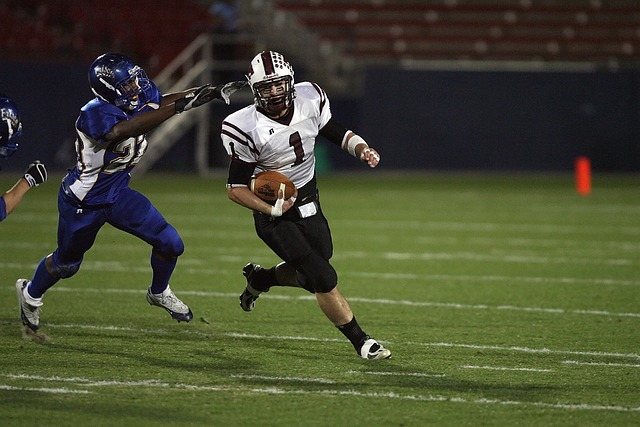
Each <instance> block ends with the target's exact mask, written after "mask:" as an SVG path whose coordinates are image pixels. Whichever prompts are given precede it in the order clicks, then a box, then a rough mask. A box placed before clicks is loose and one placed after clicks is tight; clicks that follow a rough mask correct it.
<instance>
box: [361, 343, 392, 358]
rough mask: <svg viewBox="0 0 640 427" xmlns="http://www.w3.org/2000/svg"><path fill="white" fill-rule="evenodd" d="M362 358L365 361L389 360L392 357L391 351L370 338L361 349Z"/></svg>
mask: <svg viewBox="0 0 640 427" xmlns="http://www.w3.org/2000/svg"><path fill="white" fill-rule="evenodd" d="M360 357H362V358H363V359H369V360H374V359H388V358H390V357H391V351H390V350H387V349H386V348H384V347H383V346H382V345H381V344H378V341H376V340H374V339H373V338H369V339H368V340H366V341H365V342H364V344H362V347H360Z"/></svg>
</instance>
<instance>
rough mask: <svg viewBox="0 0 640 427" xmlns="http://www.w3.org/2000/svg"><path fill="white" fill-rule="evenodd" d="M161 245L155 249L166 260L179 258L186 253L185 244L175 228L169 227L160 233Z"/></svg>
mask: <svg viewBox="0 0 640 427" xmlns="http://www.w3.org/2000/svg"><path fill="white" fill-rule="evenodd" d="M158 238H159V240H160V243H159V244H158V245H155V246H154V247H153V250H154V252H156V253H157V254H161V255H162V256H163V257H165V258H172V257H179V256H180V255H182V254H183V253H184V242H183V241H182V238H181V237H180V235H179V234H178V232H177V231H176V229H175V228H173V227H172V226H171V225H169V224H167V226H166V227H165V228H164V229H163V230H162V231H161V232H160V233H159V236H158Z"/></svg>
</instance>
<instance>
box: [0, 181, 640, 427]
mask: <svg viewBox="0 0 640 427" xmlns="http://www.w3.org/2000/svg"><path fill="white" fill-rule="evenodd" d="M6 175H7V174H3V176H2V177H1V179H0V185H1V187H0V188H3V189H6V188H9V187H10V186H11V185H12V184H13V182H14V181H15V179H12V178H10V177H8V176H6ZM51 178H52V179H51V182H50V183H48V184H46V185H44V186H42V187H40V188H38V189H35V190H33V191H32V192H30V193H29V194H28V195H27V197H26V199H25V200H24V201H23V204H22V205H21V206H20V207H19V208H18V209H17V211H16V212H14V214H12V215H11V216H10V217H9V218H8V219H7V220H5V221H4V222H3V223H2V224H0V232H1V236H2V237H1V244H0V276H1V282H0V366H1V368H0V424H2V425H7V426H9V425H10V426H33V425H39V426H44V425H51V426H72V425H87V424H89V423H91V424H92V425H93V426H102V425H105V426H106V425H109V426H110V425H136V426H147V425H149V426H150V425H154V426H163V425H167V426H168V425H190V426H191V425H193V426H198V425H203V426H204V425H209V426H210V425H225V426H235V425H261V426H263V425H264V426H297V425H307V426H329V425H330V426H347V425H389V426H424V425H456V426H460V425H473V426H477V425H516V424H517V425H522V426H540V425H557V426H564V425H566V426H574V425H581V426H585V425H594V426H600V425H609V426H627V425H637V424H639V423H640V353H639V346H638V344H639V343H640V337H639V335H638V330H640V305H639V303H638V301H639V300H640V298H639V297H640V274H639V273H640V261H639V260H640V256H639V255H640V192H639V191H638V188H639V186H640V177H639V176H636V175H626V176H599V175H595V176H594V189H593V193H592V194H591V195H590V196H588V197H580V196H578V195H577V194H576V193H575V190H574V188H573V181H572V179H573V178H572V176H571V175H568V174H567V175H506V174H505V175H481V174H462V175H459V174H458V175H454V174H441V175H440V174H425V175H418V174H416V175H411V174H409V175H398V176H390V175H384V174H381V173H367V174H362V175H347V176H321V177H320V190H321V196H322V203H323V209H324V211H325V214H326V215H327V217H328V218H329V222H330V225H331V228H332V231H333V235H334V245H335V256H334V259H333V263H334V265H335V267H336V269H337V271H338V273H339V277H340V280H339V282H340V289H341V290H342V292H343V293H344V294H345V295H346V297H347V298H348V299H349V301H350V303H351V306H352V308H353V310H354V312H355V313H356V316H357V318H358V320H359V321H360V323H361V325H362V326H363V328H364V329H365V330H366V331H367V332H369V333H370V334H371V335H373V336H374V337H375V338H378V339H379V340H381V341H382V342H383V343H384V344H385V345H386V346H388V347H389V348H390V349H391V350H392V352H393V358H392V359H390V360H384V361H373V362H372V361H366V360H362V359H359V358H358V357H357V355H356V353H355V351H354V350H353V348H352V347H351V346H350V344H349V343H348V342H347V341H346V340H345V339H344V338H343V336H342V335H341V334H340V333H339V332H338V331H337V330H336V329H335V328H333V327H332V326H331V325H330V324H329V322H328V321H327V320H326V318H325V317H324V316H323V315H322V314H321V312H320V310H319V309H318V308H317V304H316V302H315V300H314V299H313V298H312V297H311V295H309V294H306V293H304V292H303V291H301V290H296V289H288V288H275V289H274V290H272V291H271V292H270V293H268V294H264V295H263V296H261V297H260V299H259V300H258V302H257V305H256V310H255V311H253V312H251V313H245V312H243V311H242V310H241V309H240V307H239V305H238V295H239V294H240V292H241V291H242V289H243V287H244V278H243V277H242V274H241V269H242V267H243V266H244V264H245V263H246V262H248V261H253V262H258V263H261V264H262V265H267V266H270V265H272V264H273V263H276V262H277V261H278V259H277V258H276V257H275V256H274V255H273V254H272V253H271V252H270V251H269V250H268V249H267V248H266V247H265V246H264V245H263V244H262V242H261V241H259V239H258V238H257V237H256V236H255V234H254V232H253V224H252V218H251V215H250V213H249V212H248V211H246V210H245V209H243V208H241V207H239V206H237V205H235V204H233V203H232V202H230V201H229V200H228V199H227V198H226V191H225V188H224V180H223V179H221V178H212V179H199V178H195V177H188V176H147V177H140V178H138V177H134V180H133V182H132V186H133V188H136V189H139V190H141V191H142V192H143V193H145V194H147V196H148V197H149V198H150V199H151V200H152V201H153V202H154V203H155V204H156V206H157V207H158V208H159V209H160V210H161V212H163V213H164V214H165V216H166V218H167V219H168V220H169V222H171V223H172V224H173V225H174V226H175V227H176V228H177V229H178V231H179V232H180V234H181V236H182V237H183V239H184V241H185V246H186V251H185V253H184V255H183V256H182V257H181V258H180V261H179V263H178V267H177V269H176V271H175V273H174V277H173V280H172V283H171V285H172V288H173V289H174V291H175V292H176V294H177V295H178V296H179V297H180V298H181V299H183V300H184V301H185V302H186V303H187V304H188V305H189V306H190V307H191V308H192V310H193V312H194V320H193V321H192V322H191V323H190V324H184V323H180V324H178V323H176V322H175V321H173V320H172V319H171V318H170V317H169V315H168V314H167V313H166V312H165V311H164V310H162V309H160V308H158V307H151V306H149V305H148V304H147V302H146V301H145V297H144V295H145V291H146V288H147V286H148V285H149V282H150V267H149V248H148V247H147V245H146V244H145V243H143V242H141V241H139V240H137V239H136V238H134V237H132V236H129V235H126V234H124V233H122V232H120V231H118V230H115V229H113V228H112V227H110V226H105V227H104V228H103V230H102V231H101V232H100V234H99V235H98V239H97V242H96V244H95V246H94V248H93V249H92V250H91V251H89V252H88V254H87V256H86V258H85V262H84V264H83V266H82V268H81V270H80V271H79V273H78V274H76V275H75V276H74V277H72V278H70V279H66V280H63V281H61V282H59V283H58V284H57V285H56V286H55V287H54V288H52V289H51V290H50V291H49V292H48V293H47V295H46V297H45V299H44V306H43V309H42V313H41V322H42V325H41V330H42V332H43V333H44V334H46V335H47V336H48V338H49V339H48V341H47V342H45V343H36V342H33V341H31V340H28V339H24V338H23V337H22V333H21V327H20V321H19V316H18V308H17V303H16V298H15V289H14V283H15V280H16V279H17V278H18V277H27V278H30V277H31V275H32V273H33V269H34V268H35V265H36V264H37V262H38V261H39V260H40V259H41V257H42V256H44V255H46V254H47V253H49V252H50V251H51V250H53V249H54V248H55V237H56V236H55V232H56V224H57V210H56V192H57V179H56V177H55V176H52V177H51Z"/></svg>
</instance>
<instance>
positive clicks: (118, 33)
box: [0, 0, 211, 74]
mask: <svg viewBox="0 0 640 427" xmlns="http://www.w3.org/2000/svg"><path fill="white" fill-rule="evenodd" d="M0 22H2V30H3V37H2V38H0V55H1V57H2V58H3V59H5V60H20V61H24V60H33V61H53V62H56V61H67V60H80V61H83V62H87V61H91V60H92V59H94V58H95V56H96V55H97V54H98V53H100V52H105V51H119V52H122V53H125V54H128V55H130V56H132V57H134V58H136V59H137V60H138V61H140V62H141V63H143V64H144V66H145V68H146V69H147V71H148V72H150V73H153V74H155V72H157V71H159V70H160V69H162V67H163V66H164V65H166V64H167V63H168V62H170V61H171V60H172V59H173V58H174V57H175V56H176V55H177V54H178V53H179V52H180V51H181V50H182V49H183V48H184V47H186V46H187V45H188V44H189V43H190V42H191V41H192V40H193V39H195V38H196V37H197V36H198V34H200V33H202V32H204V31H207V30H208V29H209V25H210V22H211V17H210V16H209V14H208V13H207V10H206V8H204V7H203V6H201V5H199V4H198V3H196V2H190V1H183V0H163V1H155V0H136V2H131V1H128V0H110V1H108V2H105V1H102V0H82V1H76V0H57V1H50V0H8V1H5V2H2V3H0Z"/></svg>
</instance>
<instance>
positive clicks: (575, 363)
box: [562, 360, 640, 368]
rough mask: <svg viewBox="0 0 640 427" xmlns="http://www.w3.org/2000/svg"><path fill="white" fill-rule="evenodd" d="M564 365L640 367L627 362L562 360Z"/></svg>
mask: <svg viewBox="0 0 640 427" xmlns="http://www.w3.org/2000/svg"><path fill="white" fill-rule="evenodd" d="M562 363H564V364H565V365H583V366H616V367H618V366H619V367H622V368H640V365H632V364H629V363H605V362H578V361H576V360H563V361H562Z"/></svg>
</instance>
